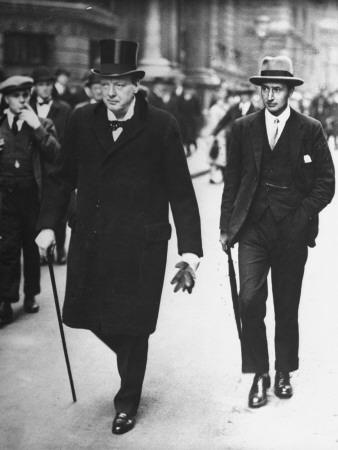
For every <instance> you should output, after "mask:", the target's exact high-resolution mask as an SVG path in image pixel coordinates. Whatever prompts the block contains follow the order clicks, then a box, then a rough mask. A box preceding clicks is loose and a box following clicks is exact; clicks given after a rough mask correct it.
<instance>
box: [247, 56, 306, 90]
mask: <svg viewBox="0 0 338 450" xmlns="http://www.w3.org/2000/svg"><path fill="white" fill-rule="evenodd" d="M250 81H251V83H253V84H256V85H257V86H260V85H262V84H263V83H266V82H277V83H278V82H279V83H286V84H288V85H291V86H300V85H301V84H303V83H304V80H302V79H301V78H296V77H294V76H293V66H292V61H291V59H290V58H289V57H287V56H276V57H273V56H266V57H265V58H263V61H262V66H261V73H260V75H258V76H255V77H251V78H250Z"/></svg>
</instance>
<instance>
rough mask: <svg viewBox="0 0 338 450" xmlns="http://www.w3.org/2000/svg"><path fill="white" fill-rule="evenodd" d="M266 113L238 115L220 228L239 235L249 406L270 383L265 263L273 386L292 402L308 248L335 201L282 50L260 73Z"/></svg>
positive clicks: (320, 144) (322, 142) (322, 143)
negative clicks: (292, 100) (293, 100)
mask: <svg viewBox="0 0 338 450" xmlns="http://www.w3.org/2000/svg"><path fill="white" fill-rule="evenodd" d="M250 81H251V82H252V83H253V84H255V85H258V86H260V88H261V96H262V100H263V103H264V106H265V107H264V109H263V110H261V111H259V112H256V113H254V114H251V115H249V116H246V117H243V118H241V119H239V120H237V121H235V123H234V125H233V130H232V140H231V145H230V154H229V160H228V164H227V167H226V177H227V178H226V180H227V182H226V184H225V186H224V191H223V197H222V205H221V220H220V229H221V237H220V241H221V243H222V246H223V249H224V250H227V248H228V247H229V246H232V245H233V244H234V243H235V242H237V241H238V244H239V245H238V263H239V279H240V292H239V307H240V314H241V321H242V340H241V346H242V371H243V373H254V374H255V376H254V380H253V384H252V387H251V390H250V393H249V406H250V407H252V408H257V407H260V406H263V405H265V404H266V402H267V389H268V388H269V387H270V377H269V357H268V345H267V338H266V332H265V324H264V317H265V313H266V300H267V295H268V288H267V276H268V272H269V271H270V269H271V280H272V292H273V300H274V308H275V370H276V373H275V385H274V391H275V394H276V395H277V396H278V397H279V398H283V399H286V398H290V397H291V396H292V393H293V391H292V386H291V383H290V372H292V371H295V370H297V369H298V343H299V337H298V306H299V300H300V293H301V287H302V279H303V273H304V267H305V263H306V260H307V255H308V246H310V247H313V246H314V245H315V238H316V236H317V233H318V213H319V212H320V211H321V210H322V209H323V208H324V207H325V206H326V205H327V204H328V203H329V202H330V201H331V199H332V197H333V194H334V188H335V179H334V166H333V163H332V159H331V155H330V151H329V148H328V146H327V142H326V139H325V136H324V133H323V129H322V126H321V124H320V123H319V122H318V121H317V120H315V119H312V118H310V117H307V116H305V115H302V114H300V113H298V112H296V111H294V110H292V109H291V108H290V107H289V105H288V100H289V97H290V95H291V94H292V93H293V90H294V87H295V86H299V85H301V84H303V80H301V79H300V78H297V77H295V76H294V75H293V68H292V63H291V60H290V59H289V58H288V57H285V56H277V57H265V58H264V59H263V62H262V70H261V73H260V75H259V76H255V77H252V78H250Z"/></svg>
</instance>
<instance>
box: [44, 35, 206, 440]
mask: <svg viewBox="0 0 338 450" xmlns="http://www.w3.org/2000/svg"><path fill="white" fill-rule="evenodd" d="M100 46H101V67H100V69H99V70H94V72H95V73H97V74H99V75H100V76H101V85H102V92H103V101H102V102H99V103H97V104H94V105H88V106H84V107H82V108H78V109H77V110H75V112H74V113H73V115H72V117H71V120H70V123H69V126H68V129H67V131H66V136H65V142H64V147H63V163H62V167H61V168H60V170H59V171H58V172H57V173H55V174H53V176H52V177H49V179H48V180H47V183H46V191H45V195H44V200H43V205H42V209H41V215H40V220H39V227H40V228H41V230H42V231H41V233H40V234H39V235H38V237H37V240H36V241H37V243H38V244H39V247H40V249H41V252H46V250H47V248H48V247H49V246H50V245H51V244H52V243H53V241H54V231H53V230H55V224H56V223H57V221H58V220H59V217H60V216H62V214H63V213H64V209H65V205H66V204H67V201H68V198H69V194H70V192H71V191H72V190H74V189H77V214H76V219H75V220H74V223H73V224H72V235H71V242H70V249H69V256H68V267H67V269H68V272H67V284H66V295H65V302H64V306H63V320H64V322H65V324H67V325H69V326H71V327H75V328H86V329H89V330H91V331H93V332H94V333H95V334H96V335H97V336H98V337H99V338H100V339H101V340H102V341H103V342H104V343H105V344H106V345H108V347H109V348H111V349H112V350H113V351H114V352H115V353H116V355H117V365H118V370H119V374H120V377H121V388H120V390H119V392H118V393H117V395H116V396H115V401H114V403H115V408H116V416H115V418H114V421H113V426H112V431H113V433H114V434H122V433H125V432H127V431H129V430H131V429H132V428H133V426H134V424H135V415H136V413H137V409H138V406H139V402H140V397H141V390H142V383H143V378H144V374H145V369H146V362H147V352H148V338H149V335H150V334H151V333H153V332H154V331H155V327H156V322H157V316H158V311H159V306H160V298H161V292H162V286H163V279H164V272H165V267H166V256H167V246H168V240H169V239H170V236H171V226H170V224H169V220H168V212H169V204H170V206H171V210H172V213H173V218H174V222H175V228H176V234H177V240H178V252H179V254H180V255H182V261H180V262H179V263H178V265H177V266H178V268H179V271H178V273H177V274H176V276H175V279H174V280H173V282H174V284H175V285H176V287H175V290H178V289H180V288H182V289H183V290H188V291H189V292H191V289H192V287H193V279H194V276H195V275H194V272H195V269H196V267H197V265H198V259H199V257H200V256H202V244H201V230H200V218H199V212H198V206H197V202H196V198H195V193H194V189H193V186H192V182H191V178H190V175H189V171H188V168H187V163H186V159H185V155H184V150H183V146H182V143H181V139H180V134H179V131H178V126H177V123H176V121H175V119H174V118H173V117H172V116H171V115H170V114H169V113H167V112H166V111H162V110H160V109H157V108H155V107H153V106H150V105H148V104H147V102H146V101H145V99H144V96H140V95H139V93H138V89H139V80H140V79H141V78H142V77H143V76H144V75H145V73H144V72H143V71H141V70H138V69H137V66H136V55H137V43H135V42H131V41H120V40H111V39H108V40H103V41H100Z"/></svg>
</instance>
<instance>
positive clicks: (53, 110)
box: [47, 100, 59, 119]
mask: <svg viewBox="0 0 338 450" xmlns="http://www.w3.org/2000/svg"><path fill="white" fill-rule="evenodd" d="M58 112H59V105H58V104H57V103H56V102H55V100H53V101H52V104H51V106H50V108H49V111H48V114H47V117H48V118H49V119H53V118H54V119H55V117H56V116H57V115H58Z"/></svg>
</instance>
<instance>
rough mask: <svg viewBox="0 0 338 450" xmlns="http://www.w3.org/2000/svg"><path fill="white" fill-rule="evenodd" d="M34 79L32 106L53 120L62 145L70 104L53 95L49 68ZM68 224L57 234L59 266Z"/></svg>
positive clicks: (35, 73) (40, 69)
mask: <svg viewBox="0 0 338 450" xmlns="http://www.w3.org/2000/svg"><path fill="white" fill-rule="evenodd" d="M32 78H33V80H34V92H33V95H32V98H31V101H30V105H31V106H32V108H33V109H34V111H35V112H36V114H37V115H38V117H40V118H42V119H46V118H48V119H50V120H52V122H53V124H54V126H55V129H56V133H57V138H58V141H59V142H60V144H61V145H62V144H63V138H64V134H65V129H66V125H67V123H68V120H69V117H70V112H71V108H70V106H69V105H68V103H66V102H64V101H62V100H60V99H57V98H55V97H56V96H55V93H53V86H54V81H55V78H54V76H53V74H52V72H51V70H50V69H49V68H48V67H43V66H42V67H37V68H36V69H35V70H34V71H33V72H32ZM66 224H67V217H66V216H65V217H63V218H62V219H61V220H60V223H59V225H58V227H57V229H56V233H55V240H56V254H57V257H56V262H57V263H58V264H65V263H66V259H67V257H66V249H65V242H66Z"/></svg>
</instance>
